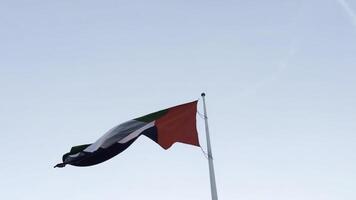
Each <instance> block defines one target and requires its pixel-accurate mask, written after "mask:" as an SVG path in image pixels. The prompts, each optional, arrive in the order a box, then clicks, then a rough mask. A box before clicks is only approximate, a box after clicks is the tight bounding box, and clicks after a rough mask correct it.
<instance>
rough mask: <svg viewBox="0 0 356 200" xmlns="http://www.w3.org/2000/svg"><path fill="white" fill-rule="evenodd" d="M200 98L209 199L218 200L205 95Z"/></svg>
mask: <svg viewBox="0 0 356 200" xmlns="http://www.w3.org/2000/svg"><path fill="white" fill-rule="evenodd" d="M201 96H202V98H203V104H204V120H205V132H206V144H207V147H208V161H209V174H210V187H211V199H212V200H218V193H217V190H216V182H215V172H214V162H213V154H212V152H211V143H210V135H209V126H208V114H207V111H206V104H205V93H202V94H201Z"/></svg>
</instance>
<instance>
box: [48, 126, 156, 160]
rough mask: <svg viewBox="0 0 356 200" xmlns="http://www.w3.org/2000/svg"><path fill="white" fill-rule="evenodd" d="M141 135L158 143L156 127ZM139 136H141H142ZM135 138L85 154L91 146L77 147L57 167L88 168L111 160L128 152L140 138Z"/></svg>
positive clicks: (65, 155) (64, 156)
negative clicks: (86, 149)
mask: <svg viewBox="0 0 356 200" xmlns="http://www.w3.org/2000/svg"><path fill="white" fill-rule="evenodd" d="M140 135H145V136H147V137H149V138H150V139H152V140H153V141H155V142H157V128H156V127H155V126H153V127H151V128H149V129H146V130H145V131H143V132H142V133H141V134H140ZM140 135H139V136H140ZM139 136H138V137H139ZM138 137H136V138H134V139H132V140H130V141H128V142H126V143H124V144H121V143H114V144H113V145H111V146H110V147H108V148H105V149H104V148H99V149H98V150H97V151H95V152H85V151H83V150H84V149H85V148H86V147H88V146H89V145H80V146H75V147H73V148H72V149H71V151H70V152H69V153H66V154H64V155H63V163H60V164H58V165H56V166H55V167H64V166H65V165H66V164H69V165H73V166H78V167H86V166H92V165H96V164H99V163H102V162H105V161H107V160H109V159H110V158H112V157H114V156H116V155H118V154H120V153H121V152H123V151H124V150H126V149H127V148H128V147H129V146H130V145H131V144H132V143H134V142H135V141H136V139H137V138H138ZM77 153H79V155H78V156H75V157H71V156H70V155H75V154H77Z"/></svg>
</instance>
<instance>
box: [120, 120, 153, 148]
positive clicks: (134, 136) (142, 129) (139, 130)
mask: <svg viewBox="0 0 356 200" xmlns="http://www.w3.org/2000/svg"><path fill="white" fill-rule="evenodd" d="M154 125H155V121H153V122H150V123H148V124H146V125H145V126H144V127H141V128H139V129H137V130H136V131H134V132H132V133H131V134H130V135H128V136H126V137H125V138H123V139H122V140H120V141H119V142H118V143H120V144H123V143H126V142H128V141H130V140H132V139H134V138H136V137H138V136H139V135H140V134H141V133H142V132H143V131H144V130H146V129H149V128H151V127H153V126H154Z"/></svg>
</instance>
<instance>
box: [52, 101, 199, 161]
mask: <svg viewBox="0 0 356 200" xmlns="http://www.w3.org/2000/svg"><path fill="white" fill-rule="evenodd" d="M196 112H197V101H193V102H190V103H186V104H182V105H178V106H175V107H171V108H168V109H165V110H161V111H158V112H154V113H151V114H148V115H145V116H143V117H139V118H136V119H133V120H130V121H127V122H125V123H122V124H119V125H118V126H115V127H113V128H112V129H110V130H109V131H108V132H107V133H105V134H104V135H103V136H102V137H101V138H99V139H98V140H97V141H96V142H94V143H92V144H85V145H79V146H75V147H72V148H71V150H70V152H68V153H66V154H64V155H63V158H62V160H63V162H62V163H59V164H57V165H56V166H55V167H64V166H65V165H67V164H69V165H74V166H91V165H96V164H99V163H101V162H104V161H106V160H108V159H110V158H112V157H114V156H116V155H117V154H119V153H121V152H122V151H124V150H125V149H126V148H128V147H129V146H130V145H131V144H132V143H133V142H135V140H136V139H137V138H138V137H139V136H141V135H145V136H147V137H149V138H150V139H152V140H153V141H155V142H156V143H157V144H159V145H160V146H161V147H162V148H164V149H168V148H170V147H171V146H172V145H173V144H174V143H175V142H181V143H185V144H190V145H195V146H200V145H199V140H198V132H197V129H196Z"/></svg>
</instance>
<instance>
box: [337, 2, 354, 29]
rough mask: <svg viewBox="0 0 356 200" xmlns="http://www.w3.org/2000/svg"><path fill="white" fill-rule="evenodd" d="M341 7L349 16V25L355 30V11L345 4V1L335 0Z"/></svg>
mask: <svg viewBox="0 0 356 200" xmlns="http://www.w3.org/2000/svg"><path fill="white" fill-rule="evenodd" d="M336 1H337V2H338V3H339V4H340V5H341V7H342V8H343V9H344V10H345V12H346V13H347V15H348V16H349V18H350V20H351V23H352V24H353V25H354V27H355V28H356V14H355V11H354V10H353V9H352V8H351V7H350V5H349V4H348V3H347V1H346V0H336Z"/></svg>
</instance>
